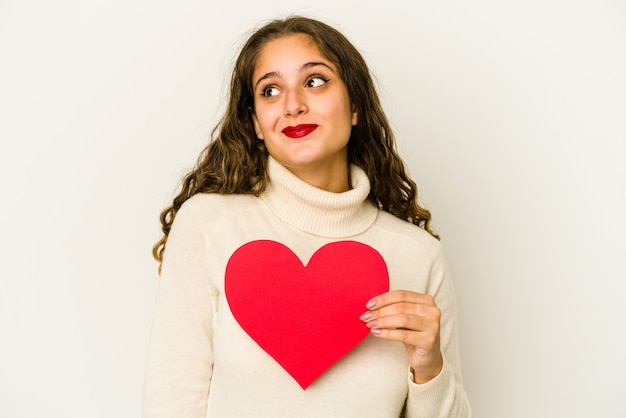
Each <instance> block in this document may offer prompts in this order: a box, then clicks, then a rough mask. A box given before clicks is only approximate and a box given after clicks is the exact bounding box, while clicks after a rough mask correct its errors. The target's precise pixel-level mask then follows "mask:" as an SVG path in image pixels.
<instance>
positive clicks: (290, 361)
mask: <svg viewBox="0 0 626 418" xmlns="http://www.w3.org/2000/svg"><path fill="white" fill-rule="evenodd" d="M224 287H225V292H226V298H227V300H228V304H229V306H230V310H231V312H232V313H233V316H234V317H235V319H236V320H237V322H239V325H241V328H243V329H244V330H245V331H246V332H247V333H248V335H250V337H251V338H252V339H253V340H254V341H256V343H257V344H258V345H259V346H260V347H261V348H262V349H263V350H265V351H266V352H267V353H268V354H269V355H270V356H272V357H273V358H274V360H276V361H277V362H278V363H279V364H280V365H281V366H282V367H283V368H284V369H285V370H286V371H287V372H288V373H289V374H290V375H291V376H292V377H293V378H294V379H295V380H296V381H297V382H298V383H299V384H300V386H301V387H302V389H306V388H307V387H309V386H310V385H311V383H313V381H315V379H317V378H318V377H319V376H320V375H321V374H322V373H324V371H326V370H327V369H328V368H329V367H330V366H332V365H333V364H334V363H335V362H337V361H338V360H339V359H340V358H341V357H343V356H344V355H346V354H347V353H348V352H349V351H350V350H352V349H353V348H354V347H356V346H357V345H358V344H359V343H360V342H361V341H362V340H363V339H364V338H365V337H366V336H367V335H368V333H369V329H368V328H367V327H366V326H365V325H364V324H363V322H362V321H361V320H360V319H359V316H360V315H361V314H362V313H363V312H364V311H365V304H366V303H367V301H368V300H370V299H371V298H372V297H374V296H376V295H379V294H381V293H384V292H386V291H388V290H389V274H388V272H387V265H386V264H385V260H383V258H382V256H381V255H380V254H379V253H378V251H376V250H375V249H373V248H372V247H370V246H368V245H365V244H362V243H359V242H355V241H339V242H333V243H330V244H327V245H324V246H323V247H321V248H320V249H319V250H317V251H316V252H315V254H313V257H311V260H310V261H309V263H308V265H307V266H306V267H305V266H304V265H303V264H302V262H301V261H300V259H298V257H297V256H296V255H295V254H294V253H293V252H292V251H291V250H290V249H289V248H287V247H286V246H284V245H283V244H280V243H278V242H275V241H269V240H260V241H252V242H249V243H247V244H244V245H243V246H241V247H240V248H238V249H237V250H236V251H235V252H234V253H233V255H232V256H231V257H230V260H229V261H228V265H227V266H226V281H225V285H224Z"/></svg>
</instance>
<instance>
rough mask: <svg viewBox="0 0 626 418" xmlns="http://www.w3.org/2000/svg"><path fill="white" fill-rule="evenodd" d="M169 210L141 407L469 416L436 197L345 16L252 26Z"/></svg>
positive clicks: (158, 411) (221, 413) (217, 413)
mask: <svg viewBox="0 0 626 418" xmlns="http://www.w3.org/2000/svg"><path fill="white" fill-rule="evenodd" d="M161 222H162V225H163V232H164V237H163V238H162V239H161V240H160V241H159V242H158V243H157V244H156V245H155V248H154V254H155V258H156V259H157V260H158V261H159V262H161V263H162V264H161V270H160V273H161V284H160V289H159V296H158V299H157V304H156V309H155V318H154V325H153V334H152V340H151V346H150V353H149V361H148V371H147V377H146V389H145V399H144V416H145V417H205V416H210V417H247V416H250V417H292V416H293V417H376V418H382V417H398V416H400V415H401V414H404V413H405V414H406V416H408V417H468V416H470V408H469V404H468V401H467V398H466V395H465V392H464V390H463V388H462V382H461V369H460V363H459V353H458V343H457V336H456V332H457V331H456V319H455V316H456V311H455V301H454V290H453V287H452V283H451V279H450V276H449V272H448V269H447V267H446V263H445V260H444V257H443V255H442V252H441V246H440V244H439V241H438V240H437V236H436V235H435V234H434V232H433V231H432V229H431V227H430V213H429V212H428V211H427V210H425V209H424V208H422V207H420V206H419V205H418V203H417V189H416V186H415V183H414V182H413V181H412V180H411V179H410V178H409V177H408V176H407V174H406V172H405V168H404V164H403V162H402V160H401V159H400V157H399V156H398V155H397V153H396V151H395V145H394V138H393V134H392V132H391V130H390V128H389V124H388V121H387V119H386V117H385V115H384V113H383V111H382V109H381V105H380V102H379V99H378V96H377V93H376V91H375V88H374V86H373V83H372V79H371V77H370V75H369V71H368V69H367V66H366V64H365V62H364V60H363V58H362V56H361V55H360V54H359V52H358V51H357V50H356V49H355V48H354V46H353V45H352V44H351V43H350V42H349V41H348V40H347V39H346V38H345V37H344V36H343V35H342V34H341V33H339V32H338V31H337V30H335V29H334V28H332V27H330V26H328V25H326V24H324V23H322V22H319V21H316V20H312V19H308V18H303V17H291V18H288V19H284V20H277V21H273V22H270V23H269V24H267V25H265V26H263V27H262V28H261V29H259V30H257V31H256V32H255V33H253V34H252V36H251V37H250V38H249V39H248V41H247V42H246V44H245V45H244V46H243V48H242V50H241V52H240V54H239V57H238V59H237V61H236V63H235V68H234V71H233V75H232V80H231V89H230V98H229V102H228V107H227V110H226V113H225V116H224V117H223V118H222V120H221V122H220V124H219V125H218V126H217V127H216V129H215V130H214V134H213V140H212V141H211V142H210V143H209V145H208V146H207V148H206V149H205V150H204V152H203V153H202V155H201V157H200V159H199V161H198V164H197V166H196V168H195V169H194V170H193V171H191V172H190V173H189V174H188V175H187V176H186V177H185V179H184V182H183V186H182V190H181V192H180V193H179V194H178V196H177V197H176V198H175V199H174V201H173V204H172V205H171V206H170V207H168V208H167V209H165V210H164V211H163V213H162V215H161ZM294 260H296V261H295V262H294ZM320 266H321V267H320ZM329 278H330V279H329ZM321 283H323V284H321ZM316 286H317V287H316ZM355 303H356V304H357V305H356V306H358V307H357V308H354V304H355ZM290 309H291V310H290ZM355 309H359V311H358V313H357V312H356V311H355ZM286 312H288V313H286ZM294 317H295V319H294ZM355 322H356V323H355Z"/></svg>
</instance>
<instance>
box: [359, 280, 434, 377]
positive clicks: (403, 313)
mask: <svg viewBox="0 0 626 418" xmlns="http://www.w3.org/2000/svg"><path fill="white" fill-rule="evenodd" d="M366 307H367V309H368V310H367V312H365V313H364V314H363V315H361V320H362V321H363V322H365V324H366V325H367V327H368V328H370V329H371V333H372V334H373V335H375V336H377V337H380V338H386V339H388V340H394V341H400V342H402V343H404V346H405V348H406V351H407V354H408V356H409V364H410V365H411V368H412V369H413V380H414V381H415V383H426V382H428V381H429V380H432V379H433V378H435V377H436V376H437V375H438V374H439V373H440V372H441V369H442V368H443V357H442V355H441V348H440V343H439V341H440V338H439V320H440V318H441V311H440V310H439V308H438V307H437V305H436V304H435V300H434V299H433V297H432V296H430V295H425V294H422V293H416V292H411V291H407V290H394V291H392V292H387V293H383V294H381V295H378V296H376V297H375V298H373V299H371V300H370V301H369V302H367V305H366Z"/></svg>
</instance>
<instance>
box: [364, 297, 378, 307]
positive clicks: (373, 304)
mask: <svg viewBox="0 0 626 418" xmlns="http://www.w3.org/2000/svg"><path fill="white" fill-rule="evenodd" d="M375 306H376V301H375V300H374V299H372V300H370V301H369V302H367V303H366V304H365V307H366V308H367V309H373V308H374V307H375Z"/></svg>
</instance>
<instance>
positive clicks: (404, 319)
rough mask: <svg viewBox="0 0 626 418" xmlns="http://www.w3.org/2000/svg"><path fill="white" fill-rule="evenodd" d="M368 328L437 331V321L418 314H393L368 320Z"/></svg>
mask: <svg viewBox="0 0 626 418" xmlns="http://www.w3.org/2000/svg"><path fill="white" fill-rule="evenodd" d="M365 325H366V326H367V327H368V328H371V329H374V328H378V329H406V330H410V331H436V330H437V329H438V327H437V323H436V321H433V320H431V319H428V318H423V317H420V316H416V315H407V314H400V315H393V316H386V317H383V318H380V319H373V320H371V321H368V322H366V324H365Z"/></svg>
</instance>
